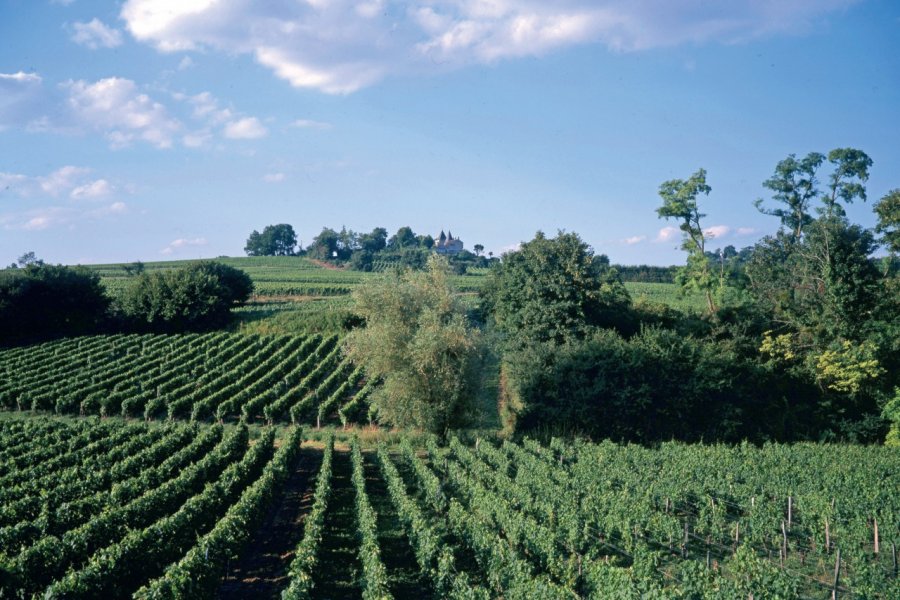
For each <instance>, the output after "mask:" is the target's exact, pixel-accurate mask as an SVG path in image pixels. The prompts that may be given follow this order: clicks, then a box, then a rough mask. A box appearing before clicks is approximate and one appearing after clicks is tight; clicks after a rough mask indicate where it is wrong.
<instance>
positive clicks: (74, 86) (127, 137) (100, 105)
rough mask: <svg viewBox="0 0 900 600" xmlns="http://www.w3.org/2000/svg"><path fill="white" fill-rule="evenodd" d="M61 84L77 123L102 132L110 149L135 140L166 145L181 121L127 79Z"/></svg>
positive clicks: (160, 146) (170, 144) (178, 128)
mask: <svg viewBox="0 0 900 600" xmlns="http://www.w3.org/2000/svg"><path fill="white" fill-rule="evenodd" d="M62 87H63V89H65V90H66V91H67V92H68V94H69V96H68V105H69V108H70V109H71V110H72V114H73V116H74V117H75V119H76V120H77V122H78V123H80V124H83V125H85V126H87V127H90V128H92V129H95V130H97V131H101V132H103V133H104V134H105V136H106V138H107V140H109V142H110V145H111V146H112V147H113V148H122V147H125V146H128V145H130V144H132V143H133V142H134V141H136V140H140V141H144V142H147V143H149V144H152V145H154V146H156V147H157V148H169V147H171V146H172V138H173V136H174V135H175V134H176V133H177V132H178V131H179V130H180V129H181V123H180V122H179V121H178V120H177V119H175V118H173V117H171V116H169V113H168V111H167V110H166V108H165V106H163V105H162V104H160V103H159V102H156V101H154V100H152V99H151V98H150V97H149V96H147V95H146V94H143V93H141V92H139V91H138V87H137V85H136V84H135V83H134V82H133V81H131V80H130V79H121V78H118V77H109V78H107V79H101V80H99V81H97V82H95V83H87V82H85V81H81V80H79V81H69V82H67V83H64V84H62Z"/></svg>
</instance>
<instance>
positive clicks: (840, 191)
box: [821, 148, 872, 217]
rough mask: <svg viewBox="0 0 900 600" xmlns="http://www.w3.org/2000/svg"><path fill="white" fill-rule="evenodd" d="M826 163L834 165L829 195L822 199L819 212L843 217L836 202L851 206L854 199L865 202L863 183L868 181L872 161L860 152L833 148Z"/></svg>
mask: <svg viewBox="0 0 900 600" xmlns="http://www.w3.org/2000/svg"><path fill="white" fill-rule="evenodd" d="M828 162H830V163H831V164H832V165H834V171H833V172H832V173H831V177H830V178H829V181H828V190H829V192H830V194H826V195H825V196H824V197H823V203H824V207H823V209H822V211H821V212H822V214H823V215H825V216H829V217H830V216H836V217H843V216H844V214H845V213H844V209H843V207H842V206H841V205H840V203H839V202H838V200H843V201H844V202H846V203H847V204H851V203H852V202H853V200H854V199H855V198H859V199H860V200H862V201H863V202H865V200H866V186H865V183H866V181H868V179H869V167H871V166H872V159H871V158H869V156H868V155H867V154H866V153H865V152H863V151H862V150H856V149H855V148H835V149H834V150H832V151H831V152H829V153H828Z"/></svg>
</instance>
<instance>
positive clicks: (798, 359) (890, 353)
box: [483, 149, 900, 443]
mask: <svg viewBox="0 0 900 600" xmlns="http://www.w3.org/2000/svg"><path fill="white" fill-rule="evenodd" d="M870 166H871V160H870V159H869V158H868V156H866V155H865V154H864V153H862V152H861V151H858V150H854V149H837V150H835V151H832V152H831V153H829V154H828V155H827V156H826V155H822V154H817V153H812V154H810V155H809V156H807V157H806V158H804V159H797V158H796V157H794V156H790V157H788V158H787V159H785V160H784V161H781V162H780V163H779V164H778V165H777V167H776V170H775V174H774V175H773V177H772V178H770V179H768V180H766V181H765V182H764V183H763V186H764V187H765V188H767V189H769V190H771V191H772V192H773V193H772V201H773V202H774V207H768V208H767V207H765V206H764V205H763V203H762V202H757V206H758V207H759V208H760V210H762V211H763V212H765V213H767V214H771V215H773V216H775V217H777V218H779V219H780V221H781V229H780V230H779V232H778V233H777V234H775V235H773V236H768V237H765V238H763V239H762V240H761V241H760V242H759V243H757V244H756V245H754V246H753V247H751V248H747V249H744V250H741V251H735V250H734V249H733V248H731V249H728V250H727V251H721V252H718V251H716V252H712V251H710V250H709V249H708V248H707V247H706V244H707V242H708V240H707V239H706V237H705V234H704V231H703V224H702V219H703V217H704V215H703V213H702V211H701V207H700V205H699V199H700V198H701V197H702V196H705V195H707V194H709V193H710V191H711V189H710V187H709V186H708V185H707V184H706V174H705V171H703V170H702V169H701V170H700V171H698V172H697V173H695V174H694V175H692V176H691V177H690V178H688V179H685V180H677V179H676V180H672V181H667V182H664V183H663V184H662V185H661V186H660V198H661V200H662V202H661V207H660V209H659V210H658V213H659V215H660V217H661V218H667V219H675V220H676V221H678V223H679V225H680V229H681V231H682V232H683V245H682V248H683V249H684V250H685V252H686V255H687V260H686V264H685V266H683V267H680V268H678V269H676V270H675V273H674V277H673V281H675V282H676V283H677V284H678V285H679V286H680V287H681V288H683V289H684V290H686V291H694V292H700V293H702V294H703V295H704V297H705V298H706V306H707V309H706V311H705V314H702V315H697V314H683V313H680V312H678V311H675V310H673V309H671V308H669V307H667V306H664V305H659V304H654V303H651V302H646V301H641V302H639V303H635V302H633V301H632V299H631V298H630V297H629V295H628V292H627V290H626V289H625V287H624V285H623V284H622V281H623V279H624V277H623V276H622V273H621V272H620V271H619V269H618V268H616V267H613V266H610V265H609V263H608V261H607V260H605V257H603V256H602V255H601V256H595V255H594V254H593V250H592V249H591V248H590V247H588V246H587V244H585V243H584V242H583V241H582V240H581V239H580V238H579V236H578V235H577V234H574V233H560V234H559V235H557V236H556V237H555V238H548V237H546V236H545V235H543V234H542V233H540V232H539V233H538V234H537V236H536V237H535V238H534V239H533V240H531V241H530V242H526V243H524V244H522V246H521V249H520V250H519V251H517V252H514V253H510V254H507V255H506V256H505V258H504V260H503V262H502V263H501V264H500V265H498V266H497V267H496V268H494V269H493V270H492V271H491V275H490V279H489V285H488V286H487V287H486V289H485V291H484V293H483V311H484V317H485V321H486V323H487V327H488V328H489V329H493V330H495V331H496V332H497V334H498V336H499V338H500V339H501V345H502V349H503V360H502V378H501V380H502V383H503V385H502V388H503V398H502V406H503V412H504V419H505V421H506V425H507V426H508V428H510V429H515V430H517V431H530V432H536V431H537V432H540V431H544V432H578V433H582V434H586V435H589V436H592V437H602V438H612V439H615V440H621V441H636V442H642V443H654V442H659V441H663V440H668V439H681V440H689V441H699V440H704V441H714V440H719V441H729V442H734V441H740V440H745V439H746V440H752V441H757V442H761V441H765V440H780V441H795V440H845V441H856V442H878V441H881V440H884V439H885V437H886V436H887V439H888V440H893V441H894V442H895V443H900V276H898V272H897V271H898V270H897V264H898V261H897V253H900V235H898V229H900V190H895V191H893V192H891V193H889V194H888V195H886V196H885V197H884V198H882V199H881V200H880V201H879V202H878V203H877V204H876V205H875V211H876V214H877V216H878V225H877V226H876V227H875V228H874V229H873V230H868V229H866V228H864V227H861V226H860V225H857V224H853V223H850V222H849V221H848V219H847V217H846V214H845V211H844V209H843V206H845V205H846V204H847V203H850V202H853V201H859V200H865V199H866V194H865V185H864V184H865V181H866V180H867V178H868V170H869V168H870ZM826 169H827V171H828V172H827V173H824V174H823V173H822V171H824V170H826ZM819 177H822V179H823V180H824V181H825V183H824V184H822V185H820V184H819V183H818V182H819V179H818V178H819ZM879 244H880V245H883V246H884V247H885V248H887V249H888V250H889V252H890V253H891V254H890V256H889V257H888V258H886V259H884V260H881V261H876V260H874V259H873V252H874V251H875V249H876V248H877V247H878V245H879ZM640 272H641V268H640V267H637V268H636V271H633V272H632V273H631V275H632V276H633V275H635V274H636V273H640ZM644 272H645V273H646V275H647V276H650V274H651V273H652V271H649V270H647V271H644ZM662 273H663V272H662V271H660V272H658V274H659V275H661V274H662Z"/></svg>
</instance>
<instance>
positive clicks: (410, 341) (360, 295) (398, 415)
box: [347, 256, 481, 434]
mask: <svg viewBox="0 0 900 600" xmlns="http://www.w3.org/2000/svg"><path fill="white" fill-rule="evenodd" d="M446 269H447V264H446V261H444V260H442V259H440V258H439V257H436V256H432V257H431V258H430V259H429V262H428V269H427V270H425V271H405V272H391V273H387V274H385V275H383V276H382V277H381V278H379V279H377V280H375V281H373V282H371V283H368V284H366V285H363V286H360V287H358V288H357V289H356V290H355V291H354V292H353V304H354V310H355V312H356V313H357V314H359V315H360V316H361V317H362V318H363V319H364V320H365V323H366V325H365V327H364V328H359V329H356V330H354V331H353V332H351V333H350V335H349V337H348V339H347V351H348V354H349V356H350V357H351V358H352V359H353V361H354V362H356V363H357V364H360V365H363V366H364V367H365V370H366V374H367V376H368V377H370V378H380V379H381V380H383V382H384V385H383V387H382V388H381V390H380V391H379V392H377V393H376V397H375V404H376V406H377V407H378V417H379V420H381V421H382V422H385V423H389V424H391V425H394V426H397V427H417V428H422V429H426V430H428V431H432V432H435V433H440V434H446V432H447V431H448V430H449V429H450V428H451V427H455V426H458V425H463V424H465V423H466V422H467V421H468V419H469V416H470V413H471V409H472V406H471V402H472V398H473V397H474V395H475V388H476V385H477V382H478V378H479V377H478V375H479V365H480V348H481V338H480V335H479V333H478V331H477V330H475V329H474V328H472V327H471V326H470V325H469V324H468V323H467V321H466V317H465V310H464V308H463V307H462V306H461V305H460V303H459V302H458V301H457V299H456V298H455V297H454V295H453V290H452V289H451V288H450V284H449V283H448V280H447V273H446Z"/></svg>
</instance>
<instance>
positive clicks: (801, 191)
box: [754, 148, 872, 240]
mask: <svg viewBox="0 0 900 600" xmlns="http://www.w3.org/2000/svg"><path fill="white" fill-rule="evenodd" d="M825 158H826V157H825V156H824V155H823V154H820V153H818V152H810V153H809V154H807V155H806V158H804V159H802V160H799V161H798V160H797V159H796V157H795V156H794V155H793V154H791V155H789V156H788V157H787V158H786V159H784V160H782V161H781V162H779V163H778V164H777V165H776V166H775V174H774V175H773V176H772V177H770V178H769V179H767V180H766V181H764V182H763V185H764V186H765V187H767V188H769V189H770V190H772V191H773V192H775V193H774V194H773V196H772V199H773V200H775V201H776V202H779V203H781V204H784V205H785V208H776V209H771V210H770V209H766V208H763V206H762V203H763V200H762V199H758V200H757V201H756V202H755V203H754V204H755V206H756V208H758V209H759V210H760V212H762V213H764V214H767V215H772V216H776V217H778V218H779V219H781V224H782V226H783V227H786V228H787V229H788V230H790V231H791V232H792V233H793V238H794V240H799V239H800V238H801V237H802V235H803V230H804V228H805V227H806V226H807V225H809V224H810V223H811V222H812V221H813V217H812V216H811V215H810V210H809V208H810V203H811V202H812V201H813V200H814V199H815V198H817V197H821V198H822V207H821V208H819V209H818V211H819V213H820V214H822V215H824V216H836V217H840V216H843V215H844V209H843V207H842V206H841V204H840V202H841V201H843V202H845V203H847V204H849V203H852V202H853V200H854V199H856V198H860V199H861V200H863V201H865V199H866V188H865V185H864V184H865V182H866V181H867V180H868V179H869V167H871V166H872V159H871V158H869V157H868V155H866V153H865V152H863V151H862V150H856V149H855V148H835V149H834V150H832V151H831V152H829V153H828V162H829V163H830V164H831V165H832V166H833V170H832V172H831V175H829V177H828V186H827V190H825V191H824V192H823V190H821V189H819V181H818V179H817V178H816V173H817V171H818V169H819V167H820V166H821V165H822V163H823V162H824V161H825Z"/></svg>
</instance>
